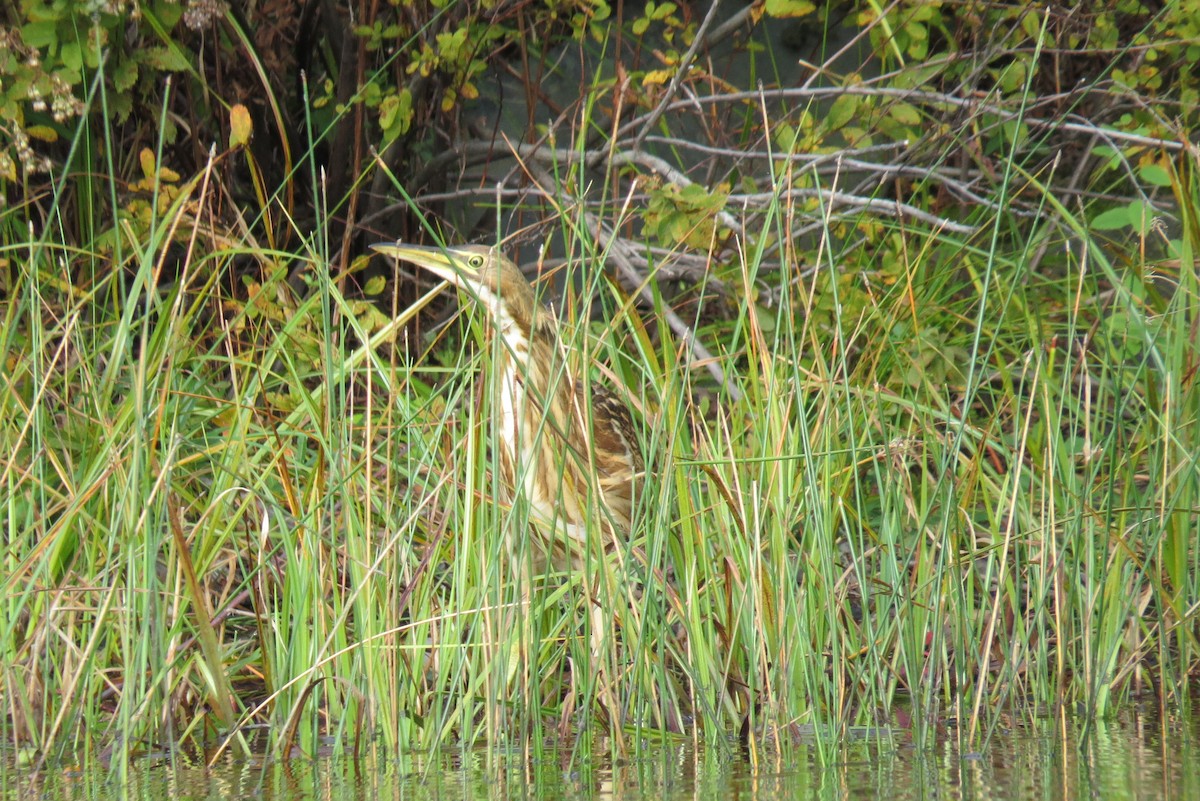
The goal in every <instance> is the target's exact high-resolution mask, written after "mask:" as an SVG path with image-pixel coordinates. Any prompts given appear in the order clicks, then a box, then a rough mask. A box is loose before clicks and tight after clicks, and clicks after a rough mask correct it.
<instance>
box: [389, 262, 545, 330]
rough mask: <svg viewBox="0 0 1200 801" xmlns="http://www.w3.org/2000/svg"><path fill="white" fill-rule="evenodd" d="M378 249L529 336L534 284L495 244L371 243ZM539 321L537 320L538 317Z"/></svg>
mask: <svg viewBox="0 0 1200 801" xmlns="http://www.w3.org/2000/svg"><path fill="white" fill-rule="evenodd" d="M371 248H372V249H373V250H375V251H376V252H377V253H382V254H383V255H385V256H390V257H392V258H394V259H399V260H401V261H407V262H410V263H412V264H415V265H417V266H418V267H423V268H425V269H426V270H428V271H429V272H431V273H433V274H434V275H436V276H438V277H439V278H442V279H444V280H446V281H449V282H450V283H452V284H454V285H455V286H458V287H461V288H462V289H465V290H466V291H467V292H468V293H470V294H471V295H473V296H474V297H475V298H476V299H478V300H479V301H481V302H482V303H483V305H484V306H485V307H486V308H487V310H488V311H489V312H490V313H491V315H492V317H493V320H494V321H495V323H496V324H497V325H498V326H499V328H500V329H501V330H502V331H505V332H506V333H508V331H507V329H509V327H510V325H512V324H516V325H517V326H519V327H520V328H521V329H522V330H523V332H524V335H525V336H528V332H529V330H530V326H531V324H532V323H533V322H534V320H533V317H534V312H535V304H536V299H535V297H534V293H533V287H532V286H530V284H529V281H528V280H526V278H525V276H524V275H523V274H522V273H521V270H520V268H518V267H517V265H515V264H513V263H512V261H510V260H509V259H508V257H506V256H505V255H504V254H503V253H501V252H500V249H499V248H498V247H486V246H483V245H460V246H457V247H445V248H440V247H424V246H421V245H405V244H401V243H399V242H394V243H393V242H382V243H380V244H377V245H372V246H371ZM539 323H540V321H539Z"/></svg>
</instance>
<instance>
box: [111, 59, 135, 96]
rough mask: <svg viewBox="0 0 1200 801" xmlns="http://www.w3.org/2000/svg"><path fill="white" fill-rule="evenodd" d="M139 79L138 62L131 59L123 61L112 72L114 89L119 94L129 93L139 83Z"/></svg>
mask: <svg viewBox="0 0 1200 801" xmlns="http://www.w3.org/2000/svg"><path fill="white" fill-rule="evenodd" d="M137 78H138V65H137V62H136V61H133V60H131V59H127V60H125V61H122V62H121V63H120V64H118V65H117V66H116V68H115V69H114V70H113V72H112V81H113V89H115V90H117V91H118V92H125V91H128V90H129V89H131V88H132V87H133V85H134V84H135V83H137Z"/></svg>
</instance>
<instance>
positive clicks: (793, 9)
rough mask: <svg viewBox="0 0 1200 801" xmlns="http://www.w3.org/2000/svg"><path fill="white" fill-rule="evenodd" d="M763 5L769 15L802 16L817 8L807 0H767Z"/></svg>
mask: <svg viewBox="0 0 1200 801" xmlns="http://www.w3.org/2000/svg"><path fill="white" fill-rule="evenodd" d="M765 7H766V10H767V16H770V17H803V16H807V15H808V14H811V13H812V12H814V11H816V9H817V7H816V5H815V4H813V3H810V2H809V0H767V2H766V6H765Z"/></svg>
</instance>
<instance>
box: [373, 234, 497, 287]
mask: <svg viewBox="0 0 1200 801" xmlns="http://www.w3.org/2000/svg"><path fill="white" fill-rule="evenodd" d="M371 250H374V251H375V252H376V253H382V254H383V255H385V256H391V257H392V258H393V259H400V260H401V261H407V262H411V263H412V264H415V265H417V266H418V267H423V268H425V269H426V270H428V271H429V272H431V273H433V274H434V275H436V276H437V277H438V278H442V279H445V280H447V281H449V282H450V283H452V284H455V285H458V286H463V279H472V278H475V277H476V275H477V274H476V271H475V270H472V269H471V268H470V267H468V266H467V260H466V259H465V258H463V257H462V255H460V254H459V253H458V252H457V251H455V250H454V249H453V248H437V247H426V246H424V245H404V244H401V243H400V242H380V243H378V244H376V245H371Z"/></svg>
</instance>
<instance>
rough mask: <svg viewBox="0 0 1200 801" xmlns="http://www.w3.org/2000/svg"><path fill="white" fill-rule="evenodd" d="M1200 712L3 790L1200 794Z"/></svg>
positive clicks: (244, 794) (217, 770)
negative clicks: (912, 735)
mask: <svg viewBox="0 0 1200 801" xmlns="http://www.w3.org/2000/svg"><path fill="white" fill-rule="evenodd" d="M1198 711H1200V710H1192V711H1191V712H1190V713H1189V714H1169V715H1167V716H1165V717H1163V716H1160V715H1159V714H1158V712H1157V710H1156V709H1153V708H1151V707H1136V706H1135V707H1134V708H1132V709H1130V710H1129V711H1127V712H1126V713H1125V714H1124V715H1122V716H1121V717H1119V718H1117V719H1116V720H1113V721H1108V722H1102V723H1099V724H1096V725H1095V726H1093V727H1092V728H1091V729H1090V730H1088V731H1085V730H1084V728H1083V727H1082V726H1080V725H1079V724H1078V723H1077V722H1075V721H1063V720H1053V719H1047V720H1038V721H1034V722H1025V723H1020V724H1017V725H1014V727H1013V728H1012V729H1011V730H1010V731H1004V732H997V733H995V734H994V735H993V737H992V739H991V741H990V742H989V743H988V745H987V747H986V748H985V749H983V750H982V751H981V752H979V753H972V752H969V751H967V750H965V749H963V748H960V747H959V745H958V742H957V738H956V732H955V731H954V730H949V731H945V732H942V734H941V737H940V739H939V742H938V743H937V745H936V746H935V747H933V748H932V749H919V748H917V747H915V746H914V745H913V744H912V742H911V741H910V740H909V738H908V737H907V735H906V734H904V733H900V734H893V735H891V736H887V737H881V738H877V739H873V740H863V741H858V742H854V743H849V744H846V745H844V746H842V747H839V748H835V749H834V750H833V751H832V753H827V754H826V759H822V757H821V754H822V748H821V747H820V745H819V744H817V743H808V744H801V745H799V746H797V747H796V748H795V749H794V751H793V752H792V753H789V754H786V755H764V754H762V753H760V754H759V755H758V764H757V769H755V768H754V767H753V766H752V764H751V760H750V759H749V758H748V755H747V754H746V753H745V752H744V751H743V750H742V749H740V748H739V747H737V746H736V745H730V746H728V747H726V748H711V747H709V748H703V747H701V748H697V747H696V746H694V745H693V744H691V743H680V744H674V745H660V746H655V747H650V748H647V749H646V751H645V752H644V754H643V755H642V756H640V757H639V758H637V759H627V760H615V761H614V760H595V761H584V760H580V759H575V758H573V757H572V755H571V754H570V753H569V752H566V751H557V750H552V751H549V752H546V753H543V754H541V755H537V756H535V755H530V754H524V753H520V752H511V751H510V752H497V751H494V750H492V751H488V750H477V751H469V752H453V753H444V754H440V755H437V756H427V755H409V756H405V757H397V756H396V755H394V754H384V753H381V752H380V751H378V750H377V751H375V752H373V753H371V754H369V755H368V756H367V757H365V758H364V759H361V760H359V761H357V762H354V761H351V760H347V759H319V760H300V759H295V760H291V761H289V762H286V763H281V762H275V763H266V764H254V763H250V762H246V761H237V760H232V759H230V760H227V761H225V762H222V763H220V764H218V765H216V766H213V767H206V766H204V765H203V764H199V763H196V762H190V761H188V760H185V759H182V758H179V759H175V760H173V761H163V762H159V763H150V762H149V761H145V762H142V763H140V764H138V765H137V766H136V767H135V769H134V771H133V773H132V775H130V776H128V777H127V778H126V779H125V782H124V783H123V784H122V782H121V781H120V779H119V777H116V776H113V775H110V774H106V773H105V772H104V771H103V770H100V769H97V770H93V771H86V770H67V769H61V770H58V771H53V770H45V771H42V772H41V773H40V774H29V773H25V772H22V771H21V770H20V768H18V767H17V766H16V764H15V762H16V760H15V757H14V756H13V755H12V754H11V753H7V752H6V753H3V755H2V758H0V799H2V800H3V801H8V800H9V799H13V800H14V801H15V800H16V799H21V800H22V801H24V799H33V798H39V799H40V798H47V799H88V801H91V800H92V799H109V798H114V799H115V798H134V799H155V801H157V800H158V799H168V798H170V799H210V798H213V799H215V798H264V799H322V800H326V799H327V800H328V801H348V800H349V799H380V798H386V799H417V800H418V801H426V800H428V799H459V798H462V799H553V800H554V801H563V800H565V799H576V798H588V799H700V798H705V799H708V798H720V799H792V798H821V799H825V798H837V799H841V798H886V799H898V800H900V801H903V799H921V798H938V799H991V798H996V799H1000V798H1003V799H1063V798H1086V797H1089V796H1093V795H1096V796H1100V795H1102V796H1103V797H1104V798H1112V799H1122V798H1128V799H1189V798H1200V759H1198V758H1197V757H1198V756H1200V753H1198V751H1197V738H1198V735H1200V715H1198V714H1197V712H1198ZM1085 735H1086V736H1085ZM827 748H828V746H827Z"/></svg>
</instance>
